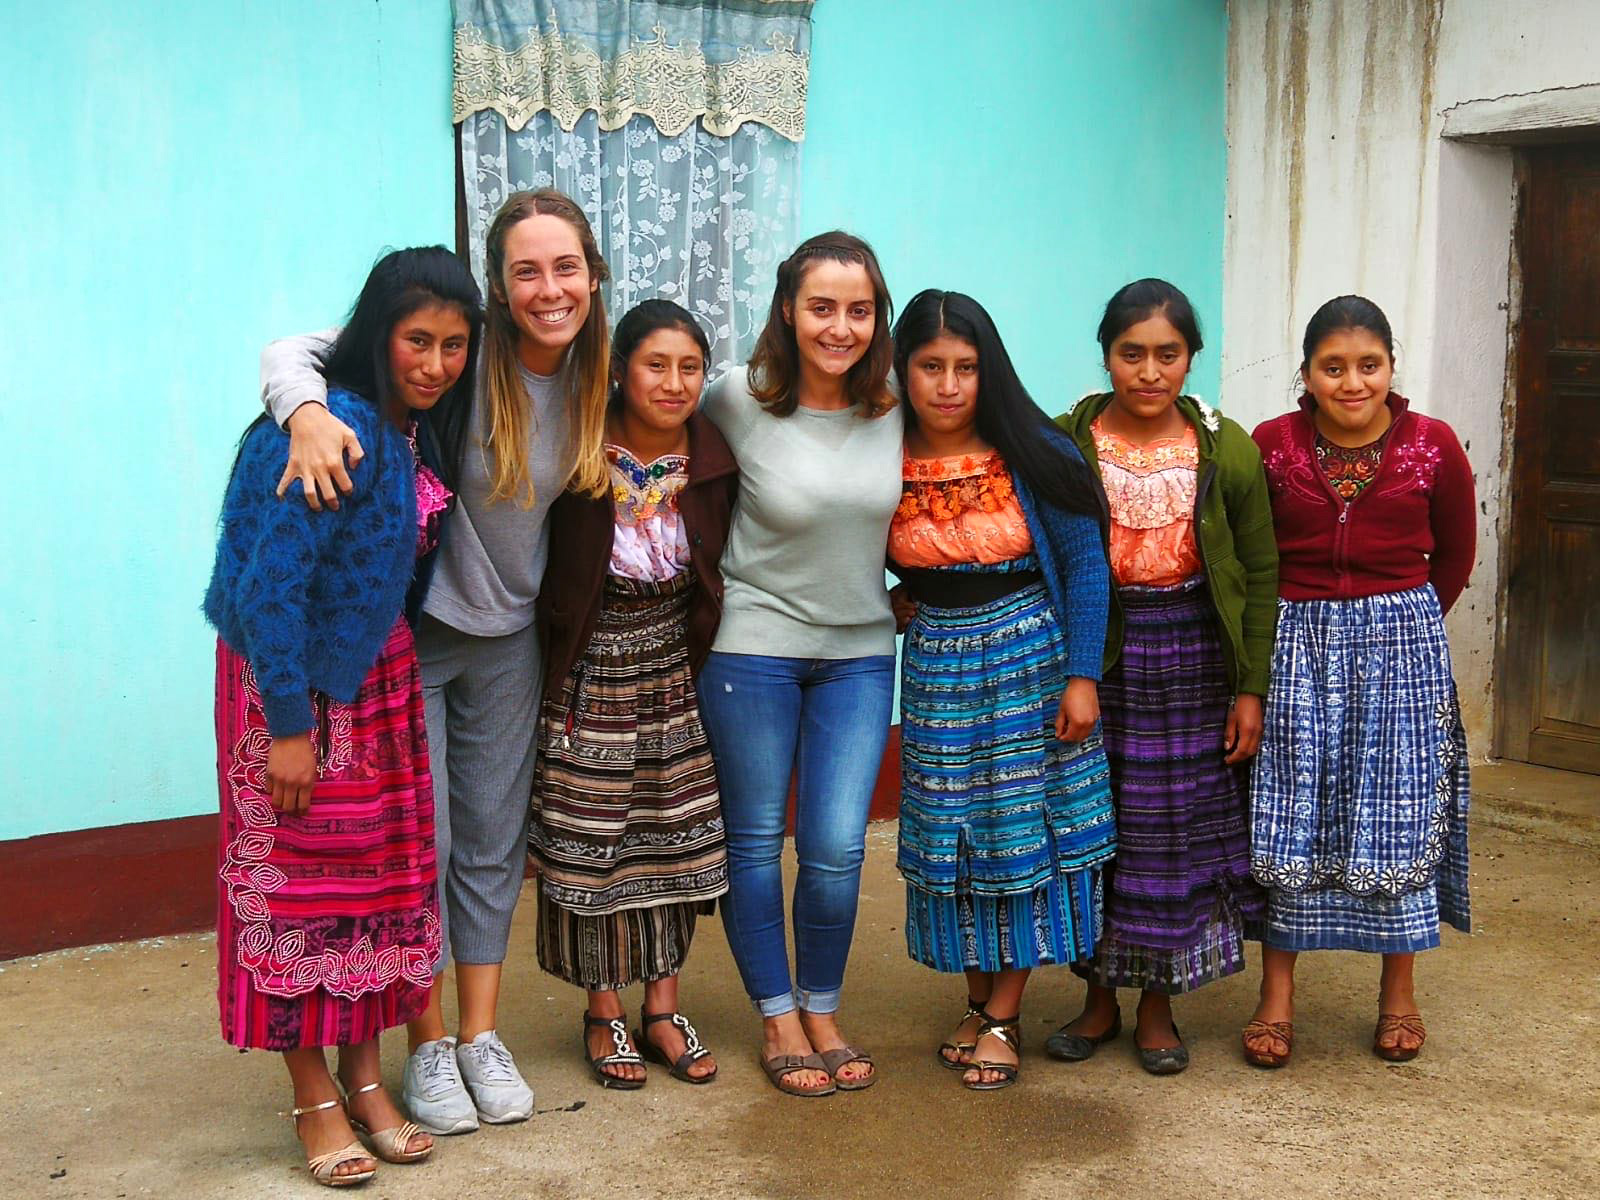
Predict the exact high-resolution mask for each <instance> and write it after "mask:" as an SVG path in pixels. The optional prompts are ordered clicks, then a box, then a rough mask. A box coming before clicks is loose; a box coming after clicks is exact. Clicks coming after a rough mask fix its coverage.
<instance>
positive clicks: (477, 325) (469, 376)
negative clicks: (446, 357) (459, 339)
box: [323, 246, 483, 491]
mask: <svg viewBox="0 0 1600 1200" xmlns="http://www.w3.org/2000/svg"><path fill="white" fill-rule="evenodd" d="M433 305H442V306H444V307H445V308H453V309H455V310H456V311H457V312H459V313H460V314H461V315H462V317H464V318H465V319H466V322H467V330H468V340H467V361H466V366H465V367H463V369H462V371H461V377H460V378H459V379H458V380H456V382H455V383H454V384H453V385H451V387H450V389H449V390H448V391H447V392H445V393H444V395H442V396H440V397H439V400H438V403H436V404H435V405H434V406H433V407H432V408H430V409H427V410H425V411H422V412H419V413H417V423H418V426H419V440H426V439H429V438H431V440H432V442H433V445H434V448H435V449H436V451H437V453H438V457H439V462H438V463H437V464H430V465H433V466H434V468H435V470H437V471H438V473H439V477H440V479H441V481H442V482H443V483H444V485H445V486H446V487H448V488H449V489H450V490H451V491H456V490H457V488H458V487H459V484H460V480H461V457H462V454H463V453H464V452H465V449H466V443H467V431H468V428H469V425H470V422H471V419H472V391H473V381H474V378H475V375H476V369H477V363H478V347H479V344H480V342H481V341H482V337H483V297H482V295H481V294H480V293H479V291H478V285H477V282H476V281H475V280H474V279H473V278H472V272H471V271H469V270H467V266H466V264H465V263H463V262H462V261H461V260H460V259H459V258H457V257H456V256H455V255H454V254H452V253H451V252H450V251H448V250H446V249H445V248H444V247H443V246H414V247H412V248H410V249H407V250H391V251H389V252H388V253H387V254H385V255H384V256H383V257H382V258H380V259H378V261H377V262H376V263H374V264H373V266H372V271H371V272H370V273H369V274H368V275H367V282H366V283H365V284H363V285H362V288H361V294H360V295H359V296H357V297H356V302H355V306H354V307H353V308H351V310H350V316H349V318H348V319H347V320H346V321H345V325H344V329H343V330H342V331H341V332H340V334H339V337H338V339H337V340H336V341H335V342H334V344H333V350H332V352H331V353H330V354H329V356H328V362H327V365H326V366H325V367H324V368H323V374H324V375H325V376H326V377H327V380H328V385H329V386H330V387H341V388H344V389H345V390H346V391H349V392H354V393H355V394H356V395H358V396H361V397H363V398H365V399H367V400H369V401H371V402H372V403H373V404H375V405H376V406H377V408H378V411H379V413H381V414H383V415H384V416H385V417H387V416H388V415H389V412H390V408H391V406H392V405H393V402H394V400H393V393H394V385H393V380H392V379H391V377H390V373H389V336H390V334H392V333H393V332H394V328H395V326H396V325H398V324H399V323H400V322H401V321H403V320H405V319H406V318H407V317H409V316H410V315H411V314H412V313H414V312H416V311H417V310H418V309H420V308H428V307H430V306H433Z"/></svg>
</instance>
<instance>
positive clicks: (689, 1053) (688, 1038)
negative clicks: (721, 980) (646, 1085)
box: [633, 1008, 717, 1084]
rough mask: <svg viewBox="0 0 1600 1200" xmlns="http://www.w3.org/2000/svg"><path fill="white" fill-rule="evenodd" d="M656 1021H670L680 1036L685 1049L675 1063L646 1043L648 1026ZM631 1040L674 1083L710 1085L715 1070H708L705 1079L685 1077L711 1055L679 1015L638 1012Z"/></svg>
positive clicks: (661, 1051)
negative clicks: (681, 1035)
mask: <svg viewBox="0 0 1600 1200" xmlns="http://www.w3.org/2000/svg"><path fill="white" fill-rule="evenodd" d="M657 1021H670V1022H672V1024H673V1027H674V1028H676V1029H677V1030H678V1032H680V1033H681V1034H683V1041H684V1045H686V1046H687V1047H688V1049H686V1050H685V1051H684V1052H683V1053H682V1054H680V1055H678V1057H677V1060H676V1061H674V1060H672V1059H670V1058H668V1057H667V1052H666V1051H665V1050H663V1049H662V1048H661V1047H660V1046H658V1045H656V1044H655V1043H654V1042H652V1041H651V1040H650V1026H652V1025H654V1024H655V1023H656V1022H657ZM633 1036H634V1037H635V1038H636V1039H638V1042H639V1046H640V1048H641V1049H642V1050H643V1051H644V1056H645V1057H646V1058H648V1059H649V1060H650V1061H651V1062H655V1063H660V1064H661V1065H662V1066H664V1067H666V1068H667V1074H669V1075H671V1076H672V1077H673V1078H674V1079H681V1080H683V1082H684V1083H694V1084H701V1083H710V1082H711V1081H712V1080H713V1079H715V1078H716V1077H717V1068H712V1071H711V1073H710V1074H709V1075H691V1074H689V1068H690V1067H691V1066H693V1065H694V1064H695V1063H697V1062H699V1061H700V1060H701V1059H702V1058H704V1057H706V1055H708V1054H710V1053H711V1051H709V1050H707V1049H706V1048H705V1046H704V1045H702V1044H701V1042H700V1035H699V1034H698V1033H696V1032H695V1029H694V1026H693V1025H691V1024H689V1018H688V1017H686V1016H684V1015H683V1014H682V1013H676V1012H669V1013H655V1014H654V1015H652V1014H650V1013H647V1012H645V1011H644V1009H642V1008H641V1009H640V1010H639V1028H638V1029H637V1030H635V1031H634V1035H633Z"/></svg>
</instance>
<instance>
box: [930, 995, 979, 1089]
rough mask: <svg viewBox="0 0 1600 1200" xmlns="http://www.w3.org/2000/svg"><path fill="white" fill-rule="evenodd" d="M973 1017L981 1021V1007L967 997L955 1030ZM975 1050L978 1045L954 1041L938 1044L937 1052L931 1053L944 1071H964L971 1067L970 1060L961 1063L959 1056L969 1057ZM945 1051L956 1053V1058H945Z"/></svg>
mask: <svg viewBox="0 0 1600 1200" xmlns="http://www.w3.org/2000/svg"><path fill="white" fill-rule="evenodd" d="M973 1017H978V1018H979V1019H980V1020H981V1019H982V1017H983V1005H981V1004H979V1003H977V1001H975V1000H973V998H972V997H971V996H968V997H967V1011H966V1012H964V1013H962V1014H961V1019H960V1020H959V1021H957V1022H956V1028H957V1029H960V1028H961V1027H962V1026H963V1025H965V1024H966V1023H967V1022H968V1021H970V1020H971V1019H972V1018H973ZM977 1048H978V1043H977V1042H955V1041H950V1042H940V1043H939V1048H938V1049H937V1050H935V1051H934V1052H933V1053H934V1057H935V1058H937V1059H938V1060H939V1065H940V1066H941V1067H944V1068H945V1069H946V1070H948V1071H965V1070H966V1069H967V1068H968V1067H969V1066H971V1065H972V1063H971V1059H970V1058H969V1059H968V1060H967V1061H966V1062H962V1061H961V1059H960V1057H959V1056H960V1055H962V1054H968V1055H970V1054H971V1053H972V1052H973V1051H974V1050H976V1049H977ZM946 1050H954V1051H955V1052H956V1055H957V1057H956V1058H947V1057H946V1056H945V1051H946Z"/></svg>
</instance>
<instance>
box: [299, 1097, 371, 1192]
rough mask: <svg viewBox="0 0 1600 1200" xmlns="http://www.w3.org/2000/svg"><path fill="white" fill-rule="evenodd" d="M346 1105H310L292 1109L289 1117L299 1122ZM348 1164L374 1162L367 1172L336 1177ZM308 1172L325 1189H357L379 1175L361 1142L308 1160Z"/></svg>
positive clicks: (325, 1103) (329, 1103) (333, 1101)
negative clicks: (308, 1115)
mask: <svg viewBox="0 0 1600 1200" xmlns="http://www.w3.org/2000/svg"><path fill="white" fill-rule="evenodd" d="M343 1105H344V1101H343V1100H324V1101H323V1102H322V1103H321V1104H308V1105H306V1106H305V1107H304V1108H291V1109H290V1110H289V1113H288V1116H289V1120H291V1121H299V1119H300V1118H301V1117H303V1116H305V1115H306V1114H307V1113H314V1112H323V1111H325V1110H327V1109H330V1108H338V1107H342V1106H343ZM296 1136H299V1126H298V1125H297V1126H296ZM347 1162H372V1163H373V1165H372V1166H371V1167H370V1168H369V1169H367V1170H365V1171H352V1172H350V1173H349V1174H348V1175H335V1174H334V1172H335V1171H336V1170H338V1169H339V1168H340V1167H342V1166H343V1165H344V1164H345V1163H347ZM306 1170H308V1171H310V1172H311V1178H313V1179H315V1180H316V1181H317V1182H318V1183H320V1184H321V1185H322V1186H323V1187H355V1185H356V1184H358V1183H365V1182H366V1181H367V1180H369V1179H371V1178H372V1177H373V1176H374V1175H376V1174H377V1173H378V1166H377V1163H375V1162H373V1159H372V1155H371V1154H370V1153H368V1151H367V1148H366V1147H365V1146H363V1145H362V1144H361V1143H360V1142H351V1143H350V1144H349V1145H348V1146H346V1147H344V1148H343V1149H341V1150H330V1151H328V1153H326V1154H319V1155H317V1156H316V1157H315V1158H307V1159H306Z"/></svg>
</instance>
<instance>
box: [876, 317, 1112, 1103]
mask: <svg viewBox="0 0 1600 1200" xmlns="http://www.w3.org/2000/svg"><path fill="white" fill-rule="evenodd" d="M894 360H895V370H896V372H897V374H898V375H899V377H900V380H901V382H902V384H903V385H904V388H905V393H906V399H907V400H908V401H909V411H908V413H907V414H906V434H905V458H904V463H903V468H904V469H903V472H902V474H903V480H904V483H903V490H902V496H901V502H900V508H899V510H898V511H897V512H896V514H895V517H894V521H893V524H892V525H891V527H890V533H889V559H890V567H891V570H893V571H894V572H895V574H896V575H898V576H899V577H900V579H901V581H902V584H903V589H897V592H901V591H902V590H903V592H904V593H908V594H909V599H910V600H911V601H914V602H915V615H914V616H913V617H912V618H911V621H910V624H909V626H908V627H907V628H906V631H905V632H906V642H905V666H904V675H903V677H902V683H901V692H900V704H901V726H900V729H901V746H902V751H901V753H902V760H901V761H902V767H901V772H902V788H903V791H902V796H901V807H900V859H899V865H900V871H901V873H902V874H903V875H904V876H905V879H906V943H907V948H908V950H909V952H910V954H911V957H912V958H914V959H916V960H917V961H918V962H921V963H925V964H926V965H928V966H930V967H933V968H934V969H935V970H939V971H951V972H954V971H962V972H964V973H965V974H966V979H967V996H968V999H967V1010H966V1012H965V1014H964V1015H963V1016H962V1019H961V1022H960V1024H959V1025H958V1027H957V1029H956V1032H955V1034H954V1035H953V1037H952V1040H950V1041H947V1042H945V1043H944V1044H943V1045H942V1046H940V1048H939V1051H938V1060H939V1063H940V1065H942V1066H945V1067H948V1068H950V1069H952V1070H957V1071H961V1072H962V1073H963V1075H962V1082H963V1084H965V1086H967V1087H968V1088H971V1089H973V1090H976V1091H992V1090H995V1089H998V1088H1003V1087H1007V1086H1009V1085H1010V1084H1012V1083H1014V1082H1015V1081H1016V1078H1017V1070H1018V1064H1019V1061H1020V1060H1019V1052H1020V1049H1021V1042H1020V1037H1019V1033H1018V1017H1019V1013H1020V1009H1021V1004H1022V992H1023V988H1024V987H1025V986H1026V983H1027V979H1028V975H1029V972H1030V971H1031V970H1032V969H1033V968H1034V967H1036V966H1041V965H1044V964H1047V963H1068V962H1072V961H1075V960H1078V959H1083V958H1087V957H1088V956H1090V955H1091V954H1093V953H1094V948H1095V936H1096V932H1097V930H1098V929H1099V925H1100V914H1099V883H1098V874H1099V871H1098V867H1099V865H1100V864H1101V863H1103V862H1105V861H1106V860H1107V859H1108V858H1110V857H1111V855H1112V853H1113V852H1114V850H1115V824H1114V820H1113V816H1112V808H1111V790H1110V774H1109V771H1108V768H1107V766H1106V755H1105V751H1104V749H1103V748H1102V747H1101V743H1100V729H1099V716H1100V706H1099V700H1098V697H1097V688H1096V684H1097V681H1098V680H1099V678H1100V661H1101V655H1102V653H1103V651H1104V648H1105V631H1106V606H1107V602H1108V594H1109V576H1108V573H1107V568H1106V559H1105V554H1104V552H1103V551H1102V549H1101V542H1100V519H1101V515H1102V504H1103V500H1102V498H1101V496H1100V494H1099V489H1098V486H1097V485H1096V483H1095V480H1094V476H1093V475H1092V474H1091V473H1090V472H1089V470H1088V468H1087V467H1086V466H1085V465H1084V462H1083V458H1082V457H1081V456H1080V455H1079V453H1078V451H1077V449H1076V448H1075V447H1074V446H1073V445H1072V442H1071V440H1070V439H1068V438H1067V437H1066V436H1065V435H1063V434H1061V433H1060V432H1059V431H1057V430H1056V429H1055V428H1054V426H1052V425H1051V424H1050V421H1049V419H1048V418H1047V417H1046V416H1045V415H1044V413H1043V412H1041V411H1040V409H1039V407H1038V406H1037V405H1036V404H1035V403H1034V402H1033V400H1032V399H1031V398H1030V397H1029V396H1028V393H1027V392H1026V391H1025V390H1024V388H1023V386H1022V382H1021V380H1019V379H1018V378H1017V373H1016V370H1015V368H1014V367H1013V366H1012V364H1011V359H1010V356H1009V355H1008V354H1007V353H1006V349H1005V346H1004V344H1003V343H1002V342H1001V340H1000V334H999V331H998V330H996V329H995V326H994V322H993V321H992V320H991V319H990V318H989V314H988V313H987V312H985V311H984V309H983V307H982V306H981V305H980V304H978V302H977V301H975V300H973V299H972V298H971V297H969V296H964V295H962V294H961V293H959V292H939V291H932V290H930V291H925V292H922V293H921V294H920V295H918V296H917V297H916V298H915V299H913V300H912V301H911V303H910V304H909V305H908V306H907V307H906V310H905V312H904V313H902V314H901V317H900V320H899V321H898V322H897V323H896V325H895V330H894ZM896 609H897V611H900V612H906V611H910V609H911V605H909V604H907V603H906V600H905V598H897V603H896Z"/></svg>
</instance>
